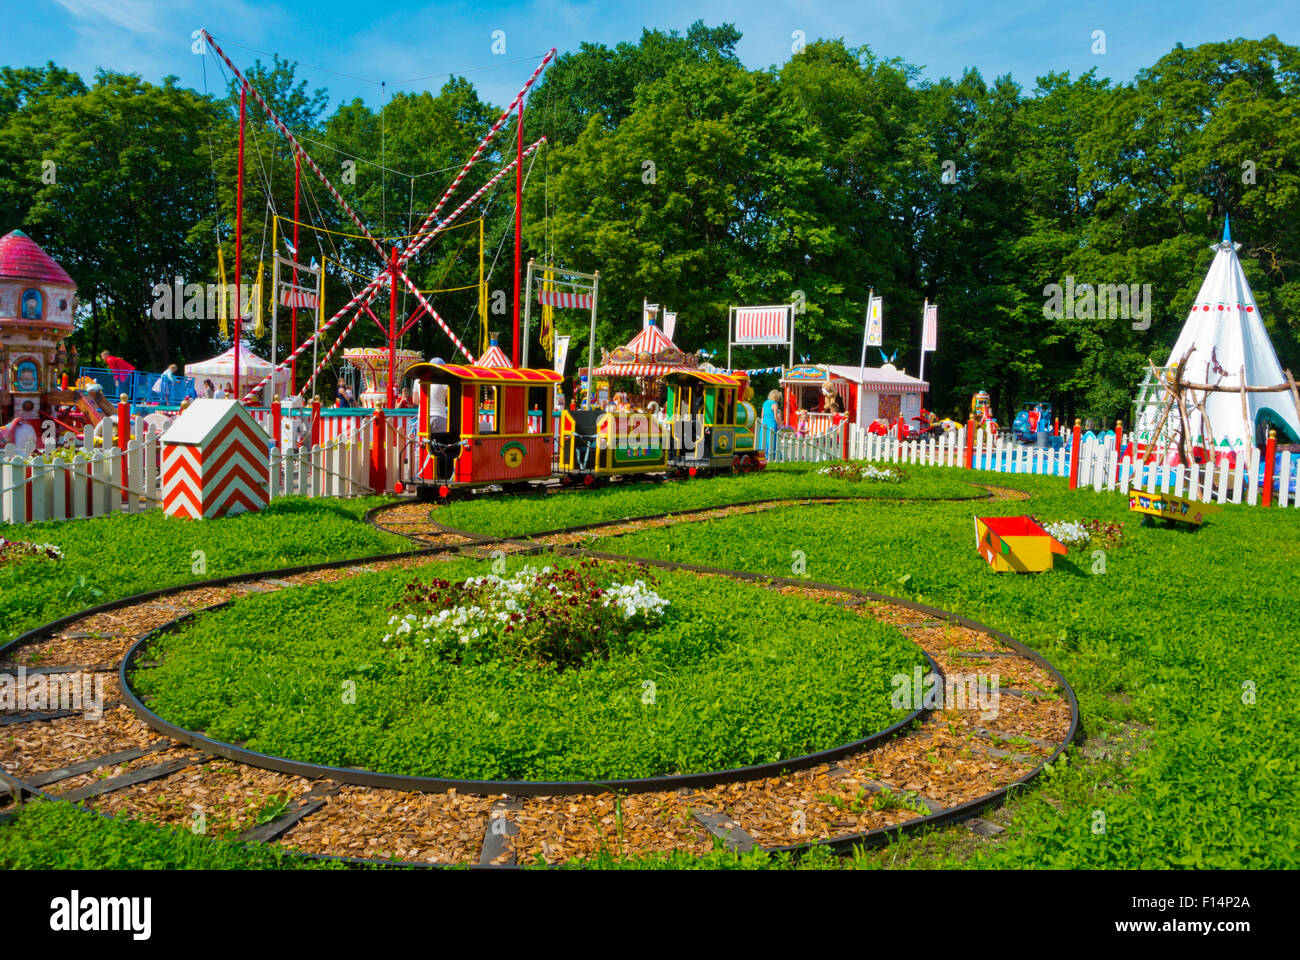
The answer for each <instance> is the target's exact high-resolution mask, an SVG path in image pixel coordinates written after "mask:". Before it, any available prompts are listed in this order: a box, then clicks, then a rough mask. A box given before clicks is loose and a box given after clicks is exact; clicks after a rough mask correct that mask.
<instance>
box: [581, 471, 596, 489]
mask: <svg viewBox="0 0 1300 960" xmlns="http://www.w3.org/2000/svg"><path fill="white" fill-rule="evenodd" d="M582 485H583V486H584V487H586V488H587V489H588V490H591V489H592V488H594V487H595V486H596V478H595V477H594V476H593V475H592V474H590V473H588V474H585V475H584V476H583V478H582Z"/></svg>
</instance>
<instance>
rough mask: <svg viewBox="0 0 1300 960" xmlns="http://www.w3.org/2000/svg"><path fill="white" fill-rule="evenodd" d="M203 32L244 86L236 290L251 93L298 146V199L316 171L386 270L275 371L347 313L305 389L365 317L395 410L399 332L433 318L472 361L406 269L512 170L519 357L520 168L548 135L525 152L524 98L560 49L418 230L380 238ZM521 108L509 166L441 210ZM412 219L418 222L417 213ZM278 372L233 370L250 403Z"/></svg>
mask: <svg viewBox="0 0 1300 960" xmlns="http://www.w3.org/2000/svg"><path fill="white" fill-rule="evenodd" d="M199 37H200V38H201V39H202V41H203V42H204V43H205V44H206V46H207V48H208V49H209V50H211V51H212V53H213V54H214V55H215V56H216V57H218V58H219V59H220V61H221V62H222V63H223V64H224V65H225V67H226V68H227V69H228V70H229V71H230V73H231V74H232V75H233V77H234V80H235V82H236V83H237V84H238V85H239V89H240V112H239V158H240V161H239V168H238V171H239V172H238V180H237V183H236V204H235V258H236V259H235V283H236V287H238V285H239V283H240V264H239V251H240V249H241V245H242V241H241V235H242V228H243V204H242V193H243V182H244V177H243V173H244V163H243V156H244V141H245V126H246V118H245V111H246V101H247V100H248V99H249V98H251V99H252V100H253V101H254V102H255V103H256V104H257V106H259V107H261V109H262V111H263V112H264V113H265V114H266V115H267V118H268V119H269V120H270V121H271V123H272V124H273V125H274V126H275V128H276V129H277V130H278V131H279V132H280V134H281V135H282V136H283V137H284V139H285V140H286V141H287V142H288V144H289V147H290V148H291V150H292V151H293V154H294V159H295V178H294V181H295V196H296V195H297V192H298V189H297V185H298V180H299V177H300V171H301V169H302V167H306V168H307V169H308V170H309V171H310V172H311V173H312V174H313V175H315V176H316V178H317V179H319V180H320V181H321V183H322V184H323V185H324V187H325V189H326V190H327V191H328V192H329V194H330V196H331V197H332V198H333V199H334V200H335V201H336V202H337V203H338V204H339V206H340V207H341V208H342V210H343V212H344V213H345V214H346V215H347V217H348V219H349V220H350V221H351V223H352V225H353V226H354V227H355V228H356V230H357V234H356V235H355V236H356V237H357V238H359V239H361V240H364V241H366V243H368V244H369V246H370V249H371V250H373V251H374V253H375V254H376V256H377V259H378V262H379V263H381V264H383V266H382V267H378V268H377V269H374V272H373V274H372V275H371V276H370V279H369V281H368V282H367V283H366V284H365V285H364V286H363V287H362V288H361V289H360V290H359V291H357V292H356V293H355V294H354V295H353V296H352V298H351V299H350V300H348V301H347V302H346V303H345V304H343V306H342V307H340V308H339V309H338V310H337V311H336V312H335V313H334V314H333V316H331V317H329V318H328V319H325V318H323V317H322V318H321V320H320V322H319V323H318V325H317V327H316V330H315V332H314V333H313V334H312V335H311V336H309V337H307V338H305V339H304V340H303V341H302V342H301V343H298V344H296V345H295V346H293V347H292V349H291V350H290V353H289V356H288V357H286V358H285V359H284V360H279V358H273V359H275V360H277V361H278V366H276V367H275V368H274V369H275V371H276V372H279V371H281V370H284V369H286V368H289V367H291V366H292V364H293V363H294V361H295V360H297V358H298V357H300V356H302V355H303V354H304V353H305V351H307V350H309V349H314V348H315V345H316V344H317V342H318V341H319V340H320V338H321V337H322V336H323V335H324V334H325V333H326V332H328V331H329V330H330V329H331V328H333V327H334V326H335V325H336V324H337V323H339V322H340V321H342V320H344V319H345V318H348V317H349V315H350V319H348V322H347V324H346V325H345V326H344V327H343V329H342V331H341V332H340V334H339V336H338V338H337V339H336V340H335V341H334V344H333V345H332V346H331V347H330V348H329V350H327V351H326V353H325V356H324V358H323V359H322V360H321V361H320V364H319V365H318V366H317V368H316V370H315V371H314V372H313V373H312V375H311V376H310V377H309V378H308V379H307V381H306V382H305V383H304V384H303V387H302V389H304V390H305V389H306V388H307V387H309V386H310V384H311V382H312V381H313V380H314V379H315V377H316V376H317V375H318V374H319V372H320V369H321V368H322V367H323V366H324V365H325V364H326V363H327V362H328V361H329V358H330V355H331V354H332V353H333V352H334V350H335V349H337V348H338V346H339V344H341V343H342V342H343V338H344V337H346V336H347V333H348V331H350V330H351V329H352V327H353V326H354V325H355V324H356V322H357V321H358V320H359V319H361V317H362V316H363V315H368V316H370V317H371V319H373V320H374V321H375V323H376V325H377V326H378V327H379V328H380V329H381V330H382V331H383V333H384V336H385V340H386V343H387V348H388V356H389V365H388V374H387V378H386V384H385V388H386V391H385V393H386V395H385V406H387V407H391V406H392V405H393V402H394V400H395V386H396V381H397V370H396V366H397V365H396V350H397V346H396V345H397V342H398V340H399V339H400V337H402V336H403V335H404V334H405V333H407V332H408V331H409V330H410V329H411V328H412V327H413V326H414V325H415V324H416V323H417V322H418V321H419V320H420V318H421V317H422V316H427V317H428V318H429V319H431V320H432V321H433V322H434V323H436V324H437V325H438V326H439V327H440V328H441V330H442V331H443V333H445V334H446V335H447V336H448V338H449V339H450V340H451V342H452V343H453V344H454V345H455V346H456V348H457V349H458V350H459V352H460V353H461V354H462V355H464V356H465V357H466V358H467V359H468V360H469V361H470V363H473V361H474V354H473V353H471V352H470V350H469V349H468V348H467V347H466V346H465V344H463V343H462V342H461V341H460V339H459V338H458V337H457V336H456V334H455V333H454V332H453V330H452V329H451V327H450V326H449V325H448V324H447V322H446V321H445V320H444V319H443V318H442V317H441V316H440V315H439V314H438V312H437V311H436V310H434V308H433V306H432V304H430V303H429V301H428V300H427V299H426V297H425V295H424V294H425V292H424V291H421V290H420V289H419V288H418V287H417V286H416V284H415V283H414V281H412V280H411V278H410V277H409V276H408V274H407V272H406V269H407V267H408V266H409V265H410V263H411V261H412V260H414V258H415V257H416V256H418V255H419V253H420V252H421V251H422V250H423V249H424V248H425V247H426V246H428V245H429V243H431V242H432V241H433V240H434V239H435V238H436V237H437V236H438V235H439V234H441V233H443V232H445V231H446V230H448V229H450V228H451V226H452V224H453V222H454V221H455V220H456V219H457V218H458V217H459V216H460V215H461V214H462V213H464V212H465V210H467V209H468V208H469V207H470V206H472V205H473V204H474V203H476V202H477V201H478V200H479V199H480V198H481V197H482V196H483V195H484V194H485V193H487V192H488V191H489V190H491V189H492V188H493V187H495V185H496V184H497V183H499V182H501V180H502V179H503V178H504V177H505V176H506V174H507V173H509V172H511V171H513V172H514V175H515V210H516V215H515V260H516V264H515V298H514V330H515V344H514V355H513V356H514V357H516V358H517V355H518V349H519V339H520V338H519V308H520V300H521V297H520V290H519V279H520V269H519V267H520V264H519V262H518V261H519V255H520V254H519V251H520V249H521V247H522V244H521V240H520V237H521V225H520V217H521V210H522V185H523V172H524V171H523V164H524V161H525V159H526V158H528V157H529V156H530V155H532V154H533V153H534V152H535V151H536V150H538V149H539V148H540V147H541V146H542V144H543V143H545V141H546V138H545V137H542V138H541V139H539V140H537V141H536V142H534V143H533V144H532V145H531V146H529V147H528V148H527V149H525V146H524V140H523V126H524V124H523V110H524V98H525V97H526V95H527V93H528V90H529V88H530V87H532V85H533V83H534V81H536V79H537V78H538V77H539V76H540V75H541V73H542V70H543V69H544V68H545V67H546V65H547V64H548V63H550V62H551V60H553V59H554V57H555V54H556V51H555V49H554V48H552V49H551V50H549V51H548V52H547V53H546V55H545V56H544V57H543V58H542V61H541V62H540V63H539V64H538V65H537V68H536V69H535V70H534V71H533V73H532V75H531V76H530V77H529V78H528V80H527V81H526V82H525V84H524V85H523V87H522V88H521V89H520V91H519V92H518V94H516V95H515V98H514V99H513V100H512V101H511V102H510V104H509V106H507V107H506V109H505V110H504V111H503V112H502V113H501V115H500V116H499V117H498V119H497V120H496V122H495V123H494V124H493V125H492V126H491V128H490V129H489V130H488V131H487V133H486V134H485V135H484V136H483V137H482V139H481V140H480V141H479V143H478V146H477V147H476V148H475V149H474V151H473V152H472V153H471V155H470V156H469V157H468V159H466V161H465V162H464V164H463V165H462V166H461V168H460V171H459V172H458V173H457V174H456V176H455V177H454V178H453V179H452V181H451V184H450V185H449V186H448V188H447V189H446V191H445V192H444V193H443V194H442V196H441V197H440V199H439V200H438V202H437V203H436V204H435V205H434V207H433V209H432V210H430V211H429V213H428V215H427V216H426V217H425V218H424V220H423V221H421V222H420V223H419V226H418V228H416V229H415V231H414V233H412V234H410V235H408V236H403V237H383V236H378V237H377V236H376V235H375V234H374V233H372V232H371V231H370V229H369V228H367V226H366V224H365V223H364V222H363V221H362V219H361V217H360V215H359V214H358V213H357V211H356V210H355V209H353V207H352V206H351V205H350V204H349V203H348V202H347V201H346V200H345V199H344V197H343V195H342V194H341V193H340V192H339V191H338V189H337V188H336V187H335V186H334V185H333V183H331V182H330V180H329V178H328V177H327V176H326V175H325V173H324V172H323V171H322V170H321V168H320V166H319V165H318V164H317V163H316V162H315V161H314V160H313V159H312V158H311V156H310V155H309V154H308V153H307V151H306V150H305V149H304V148H303V146H302V144H301V143H300V142H299V141H298V138H297V137H295V136H294V135H293V133H292V132H291V131H290V130H289V129H288V127H286V126H285V124H284V123H283V122H282V121H281V119H280V118H279V117H277V116H276V114H275V112H274V111H273V110H272V109H271V107H270V106H269V105H268V103H267V101H266V99H265V98H264V97H263V96H262V94H261V93H260V92H259V91H258V90H257V88H256V87H255V86H254V85H253V84H251V83H250V82H249V81H248V78H247V77H245V76H244V74H243V73H241V72H240V71H239V69H238V68H237V67H236V66H235V64H234V62H233V61H232V60H231V59H230V57H229V56H228V55H227V54H226V53H225V51H223V50H222V49H221V47H220V45H219V44H218V43H217V42H216V41H215V40H214V39H213V37H212V35H211V34H210V33H208V32H207V31H206V30H201V31H200V32H199ZM516 108H518V124H517V133H518V137H517V143H516V149H515V151H514V154H515V156H514V158H513V159H512V160H510V161H509V162H508V163H506V164H505V165H504V166H503V167H502V168H501V169H500V170H499V171H498V172H497V173H496V174H495V175H494V176H492V177H490V178H488V180H487V182H486V183H485V184H484V185H483V186H482V187H480V188H479V189H478V190H477V191H476V192H475V193H473V194H472V195H471V196H470V197H469V198H467V199H466V200H464V201H463V202H462V203H461V204H460V205H459V206H458V207H456V208H455V209H454V210H451V211H450V212H448V213H444V212H443V208H444V207H445V206H446V205H447V204H448V202H449V200H450V199H451V197H452V195H453V194H454V193H455V191H456V189H457V188H458V187H459V186H460V185H461V183H462V182H463V181H464V179H465V177H466V175H467V174H468V173H469V171H470V168H471V167H473V166H474V164H475V163H477V162H478V161H479V160H480V159H481V158H483V157H484V156H485V155H487V156H491V155H494V154H493V153H489V152H488V147H489V145H490V143H491V141H492V139H493V138H494V137H495V136H496V134H497V133H498V132H499V131H500V130H501V129H502V127H503V126H505V125H506V123H507V122H508V121H509V120H511V119H512V118H513V117H514V116H515V110H516ZM412 219H413V220H414V218H412ZM296 220H297V217H295V221H296ZM297 225H298V224H297V223H296V222H295V228H296V227H297ZM294 246H295V249H296V248H297V244H295V245H294ZM480 248H481V244H480ZM295 264H296V265H297V267H298V269H299V270H301V269H302V267H301V265H300V264H297V256H296V254H295V259H294V260H293V261H290V263H289V264H288V265H287V268H288V269H291V270H292V269H293V268H294V266H295ZM368 273H369V271H368ZM479 287H480V313H481V314H482V308H481V304H482V302H483V301H482V299H481V297H482V292H481V291H482V289H483V281H482V280H481V282H480V284H479ZM384 291H386V292H387V293H388V299H389V305H388V307H389V309H388V323H387V325H385V324H384V323H383V322H382V321H381V320H380V319H379V317H378V316H376V315H375V313H374V312H373V311H372V310H371V309H370V305H371V303H373V302H374V301H375V299H376V298H377V297H378V296H379V295H380V293H381V292H384ZM399 291H405V292H407V293H409V294H410V295H411V296H412V297H414V299H415V302H416V304H417V307H416V309H415V311H414V312H413V313H412V314H411V315H410V316H409V317H406V318H404V320H403V321H399V319H398V316H397V301H398V299H399ZM291 292H292V291H291ZM237 299H238V297H237ZM290 300H291V301H292V297H291V298H290ZM320 302H323V301H320ZM289 305H290V306H291V307H292V306H293V304H292V302H291V303H290V304H289ZM240 312H241V311H236V318H235V324H234V327H235V329H234V339H235V345H236V357H238V345H239V338H240V325H241V317H240V316H239V313H240ZM322 312H323V310H322ZM273 375H274V374H273V373H272V374H268V375H267V376H266V377H264V378H262V379H261V380H260V381H258V382H256V383H254V384H253V385H252V386H251V387H250V386H248V384H247V383H246V382H245V383H241V382H240V376H239V369H238V366H237V367H236V370H235V374H234V381H235V393H236V394H237V395H239V396H240V398H241V399H244V400H245V401H252V400H254V399H256V398H257V397H258V395H259V393H260V391H261V389H262V388H263V387H264V386H265V385H266V383H268V382H270V381H271V377H272V376H273ZM250 379H251V378H250Z"/></svg>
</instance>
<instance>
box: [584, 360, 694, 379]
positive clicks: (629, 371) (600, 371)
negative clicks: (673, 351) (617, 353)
mask: <svg viewBox="0 0 1300 960" xmlns="http://www.w3.org/2000/svg"><path fill="white" fill-rule="evenodd" d="M680 369H681V367H673V366H669V365H668V364H666V363H609V364H606V365H605V366H603V367H597V368H596V376H598V377H662V376H663V375H664V374H665V373H672V372H673V371H674V370H680Z"/></svg>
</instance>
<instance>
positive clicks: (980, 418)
mask: <svg viewBox="0 0 1300 960" xmlns="http://www.w3.org/2000/svg"><path fill="white" fill-rule="evenodd" d="M970 418H971V419H972V420H974V421H975V428H976V429H977V430H987V431H988V432H989V433H990V434H991V435H992V436H997V433H998V421H997V418H996V417H995V416H993V403H992V401H991V400H990V399H989V394H988V391H987V390H977V391H976V392H975V394H974V395H972V396H971V398H970Z"/></svg>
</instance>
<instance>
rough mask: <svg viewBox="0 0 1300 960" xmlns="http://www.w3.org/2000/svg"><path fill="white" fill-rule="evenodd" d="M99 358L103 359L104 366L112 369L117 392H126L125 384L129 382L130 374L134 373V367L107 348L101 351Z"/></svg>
mask: <svg viewBox="0 0 1300 960" xmlns="http://www.w3.org/2000/svg"><path fill="white" fill-rule="evenodd" d="M99 358H100V359H101V360H103V361H104V366H106V367H108V369H109V370H111V371H113V380H114V381H116V383H117V392H118V393H125V392H128V391H127V385H128V384H129V383H130V382H131V374H133V373H135V367H133V366H131V364H129V363H127V362H126V361H125V360H123V359H122V358H121V357H115V356H114V355H113V354H111V353H109V352H108V351H107V350H105V351H104V352H103V353H101V354H100V355H99Z"/></svg>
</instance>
